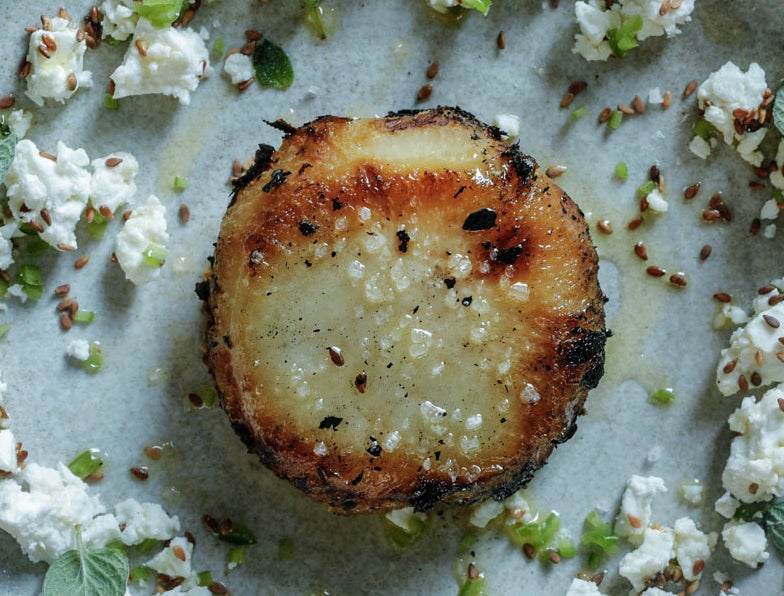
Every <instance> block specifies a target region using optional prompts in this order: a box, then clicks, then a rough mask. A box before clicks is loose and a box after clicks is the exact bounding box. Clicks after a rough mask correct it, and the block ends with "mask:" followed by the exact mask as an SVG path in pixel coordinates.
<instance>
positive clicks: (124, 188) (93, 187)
mask: <svg viewBox="0 0 784 596" xmlns="http://www.w3.org/2000/svg"><path fill="white" fill-rule="evenodd" d="M117 160H120V161H119V163H118V162H117ZM107 164H108V165H107ZM92 165H93V177H92V181H91V183H90V204H91V205H92V206H93V207H95V208H96V209H98V208H99V207H101V206H104V207H108V208H109V209H110V210H111V212H112V213H114V212H115V211H117V209H118V208H120V207H122V206H123V205H126V204H128V203H132V202H133V197H134V195H135V194H136V182H134V179H135V178H136V174H138V172H139V164H138V162H137V161H136V158H135V157H134V156H133V155H131V154H130V153H123V152H117V153H113V154H112V155H107V156H106V157H101V158H100V159H94V160H93V161H92Z"/></svg>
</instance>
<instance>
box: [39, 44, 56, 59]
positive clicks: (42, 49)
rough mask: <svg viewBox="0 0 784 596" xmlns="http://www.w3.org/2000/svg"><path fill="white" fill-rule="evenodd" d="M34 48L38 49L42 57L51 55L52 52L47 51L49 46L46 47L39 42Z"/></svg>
mask: <svg viewBox="0 0 784 596" xmlns="http://www.w3.org/2000/svg"><path fill="white" fill-rule="evenodd" d="M36 50H38V53H39V54H41V56H43V57H44V58H51V57H52V54H50V53H49V48H47V47H46V45H44V44H39V45H38V47H37V48H36Z"/></svg>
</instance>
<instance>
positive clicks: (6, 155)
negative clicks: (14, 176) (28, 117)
mask: <svg viewBox="0 0 784 596" xmlns="http://www.w3.org/2000/svg"><path fill="white" fill-rule="evenodd" d="M15 152H16V135H15V134H14V133H12V132H11V129H10V128H8V126H7V125H6V123H5V120H0V183H2V182H3V180H5V175H6V174H7V173H8V169H9V168H10V167H11V162H12V161H14V153H15Z"/></svg>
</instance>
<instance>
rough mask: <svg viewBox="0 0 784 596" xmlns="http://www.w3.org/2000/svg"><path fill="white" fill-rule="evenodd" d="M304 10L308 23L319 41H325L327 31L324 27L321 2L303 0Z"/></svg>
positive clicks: (319, 0) (318, 0) (317, 0)
mask: <svg viewBox="0 0 784 596" xmlns="http://www.w3.org/2000/svg"><path fill="white" fill-rule="evenodd" d="M305 9H306V10H307V15H308V21H309V22H310V24H311V25H312V26H313V29H314V30H315V31H316V35H318V38H319V39H327V31H326V29H325V27H324V19H323V18H322V16H323V12H324V11H323V9H322V8H321V0H305Z"/></svg>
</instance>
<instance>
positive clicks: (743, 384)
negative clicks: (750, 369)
mask: <svg viewBox="0 0 784 596" xmlns="http://www.w3.org/2000/svg"><path fill="white" fill-rule="evenodd" d="M738 389H740V390H741V391H742V392H743V393H746V392H747V391H748V390H749V382H748V381H747V380H746V377H745V375H741V376H739V377H738Z"/></svg>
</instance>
